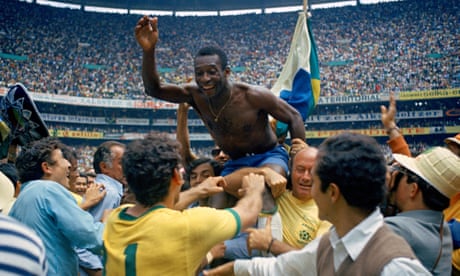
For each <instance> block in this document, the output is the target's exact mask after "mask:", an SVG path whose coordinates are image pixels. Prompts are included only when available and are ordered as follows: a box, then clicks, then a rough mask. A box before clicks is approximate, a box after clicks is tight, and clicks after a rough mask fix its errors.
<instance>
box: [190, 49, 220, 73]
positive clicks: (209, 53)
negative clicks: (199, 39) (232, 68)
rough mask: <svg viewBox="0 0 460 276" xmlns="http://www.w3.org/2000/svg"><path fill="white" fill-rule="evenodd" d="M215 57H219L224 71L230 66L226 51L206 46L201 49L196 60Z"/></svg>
mask: <svg viewBox="0 0 460 276" xmlns="http://www.w3.org/2000/svg"><path fill="white" fill-rule="evenodd" d="M213 55H217V56H218V57H219V60H220V63H221V65H222V70H224V69H225V68H226V67H227V66H228V58H227V55H226V54H225V53H224V51H222V49H220V48H218V47H216V46H206V47H203V48H201V49H200V50H199V51H198V53H197V54H196V55H195V60H196V58H197V57H203V56H213Z"/></svg>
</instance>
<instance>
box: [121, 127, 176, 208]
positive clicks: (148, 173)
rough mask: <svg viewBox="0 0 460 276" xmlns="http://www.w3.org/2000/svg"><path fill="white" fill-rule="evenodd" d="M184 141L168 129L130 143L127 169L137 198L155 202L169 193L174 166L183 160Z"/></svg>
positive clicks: (125, 157)
mask: <svg viewBox="0 0 460 276" xmlns="http://www.w3.org/2000/svg"><path fill="white" fill-rule="evenodd" d="M179 147H180V144H179V143H178V142H177V141H176V140H175V139H173V138H171V137H170V136H169V134H167V133H161V132H151V133H149V134H148V135H147V136H146V137H145V138H144V139H139V140H135V141H132V142H131V143H129V144H128V145H127V146H126V150H125V153H124V155H123V158H122V165H123V172H124V174H125V177H126V180H127V182H128V186H129V189H130V191H131V192H133V193H134V195H135V197H136V201H137V202H139V203H140V204H142V205H144V206H153V205H155V204H156V203H158V202H160V201H162V200H163V199H164V198H165V197H166V196H167V194H168V190H169V186H170V182H171V178H172V177H173V174H174V170H175V169H176V168H178V167H179V166H180V164H181V158H180V154H179Z"/></svg>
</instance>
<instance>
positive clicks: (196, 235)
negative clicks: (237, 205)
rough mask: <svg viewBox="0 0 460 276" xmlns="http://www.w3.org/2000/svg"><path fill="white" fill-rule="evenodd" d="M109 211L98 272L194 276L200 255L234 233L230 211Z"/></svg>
mask: <svg viewBox="0 0 460 276" xmlns="http://www.w3.org/2000/svg"><path fill="white" fill-rule="evenodd" d="M127 208H128V207H127V206H126V205H124V206H120V207H118V208H117V209H115V210H114V211H113V212H112V213H111V215H110V217H109V219H108V220H107V224H106V227H105V231H104V263H105V266H104V267H105V268H104V274H105V275H107V276H109V275H110V276H117V275H126V276H132V275H148V276H151V275H162V276H163V275H174V276H176V275H194V274H195V272H196V270H197V268H198V266H199V265H200V263H201V261H202V259H203V258H204V257H205V256H206V253H207V252H208V251H209V250H210V249H211V248H212V247H213V246H214V245H215V244H217V243H219V242H222V241H224V240H227V239H231V238H233V237H234V236H235V235H236V234H237V233H238V232H239V230H240V226H241V221H240V217H239V215H238V214H237V213H236V212H235V211H234V210H233V209H226V210H216V209H213V208H208V207H197V208H192V209H187V210H185V211H176V210H172V209H168V208H165V207H162V206H155V207H153V208H152V209H150V210H149V211H148V212H146V213H144V214H143V215H142V216H140V217H133V216H130V215H128V214H127V213H126V209H127Z"/></svg>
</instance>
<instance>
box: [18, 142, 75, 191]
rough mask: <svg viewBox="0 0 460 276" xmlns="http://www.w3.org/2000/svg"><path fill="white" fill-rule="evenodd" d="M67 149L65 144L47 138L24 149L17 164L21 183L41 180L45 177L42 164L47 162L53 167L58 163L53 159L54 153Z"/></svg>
mask: <svg viewBox="0 0 460 276" xmlns="http://www.w3.org/2000/svg"><path fill="white" fill-rule="evenodd" d="M66 148H67V146H66V145H65V144H63V143H62V142H61V141H59V140H58V139H56V138H54V137H46V138H43V139H41V140H38V141H33V142H31V143H30V144H28V145H26V146H25V147H23V148H22V149H21V152H20V153H19V155H18V157H17V158H16V163H15V165H16V168H17V170H18V176H19V181H21V183H25V182H27V181H31V180H37V179H41V178H42V177H43V175H44V172H43V170H42V167H41V164H42V163H43V162H47V163H48V164H50V165H53V164H54V163H56V162H55V161H54V160H52V159H51V154H52V152H53V151H54V150H56V149H59V150H61V151H64V150H65V149H66Z"/></svg>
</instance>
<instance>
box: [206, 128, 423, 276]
mask: <svg viewBox="0 0 460 276" xmlns="http://www.w3.org/2000/svg"><path fill="white" fill-rule="evenodd" d="M318 150H319V151H318V157H317V160H316V162H315V165H314V167H313V187H312V195H313V199H314V200H315V202H316V204H317V205H318V209H319V218H320V219H322V220H328V221H329V222H331V223H332V225H333V227H332V228H331V230H330V232H329V233H326V234H324V235H323V236H322V237H320V238H317V239H315V240H313V241H312V242H311V243H309V244H308V245H306V246H305V247H304V248H303V249H301V250H298V251H291V252H288V253H286V254H282V255H280V256H278V257H277V258H274V257H273V258H253V259H252V260H237V261H235V262H231V263H227V264H225V265H223V266H220V267H218V268H216V269H214V270H210V271H207V272H206V273H205V275H290V276H293V275H334V274H335V275H392V276H394V275H430V273H429V272H428V271H427V270H426V269H425V268H424V267H423V265H422V264H421V263H420V261H418V260H417V259H416V257H415V255H414V253H413V252H412V250H411V248H410V246H409V245H408V244H407V242H406V241H404V240H403V239H402V238H401V237H399V236H397V235H396V234H394V233H393V232H392V231H391V230H390V229H389V228H388V227H386V226H384V222H383V216H382V215H381V214H380V211H379V209H378V205H379V204H380V202H381V201H382V199H383V196H384V192H385V189H384V187H385V175H386V164H385V159H384V156H383V154H382V152H381V150H380V148H379V145H378V144H377V142H376V141H375V140H374V139H373V138H371V137H368V136H364V135H360V134H352V133H343V134H340V135H337V136H334V137H330V138H328V139H326V140H325V141H324V142H323V143H322V144H321V145H320V146H319V149H318ZM331 264H333V266H331Z"/></svg>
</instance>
